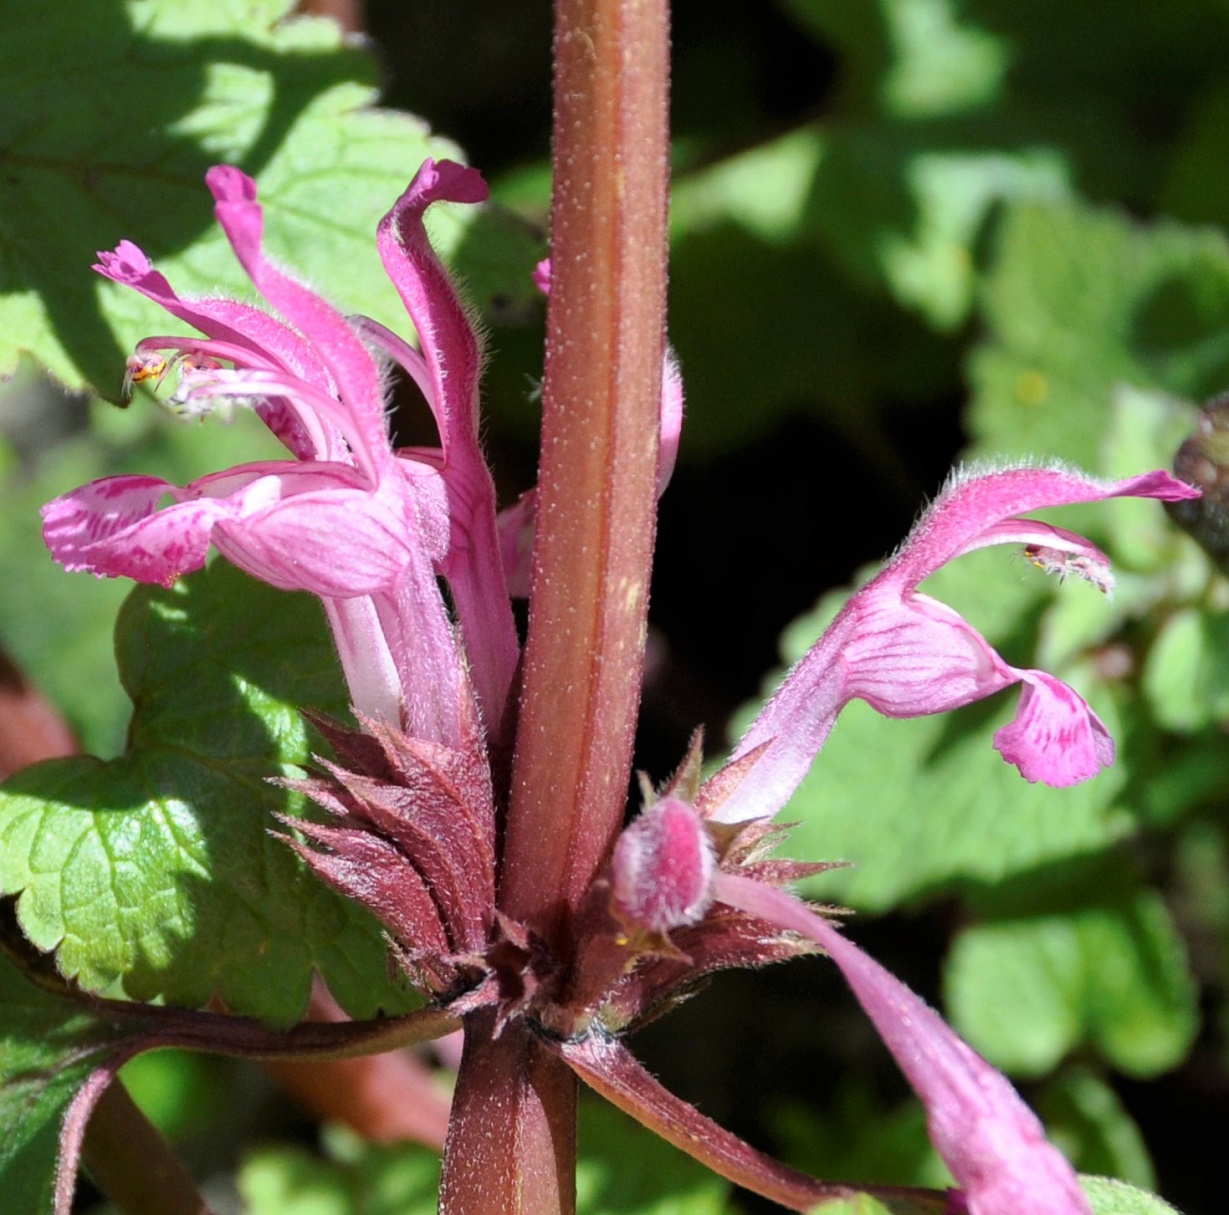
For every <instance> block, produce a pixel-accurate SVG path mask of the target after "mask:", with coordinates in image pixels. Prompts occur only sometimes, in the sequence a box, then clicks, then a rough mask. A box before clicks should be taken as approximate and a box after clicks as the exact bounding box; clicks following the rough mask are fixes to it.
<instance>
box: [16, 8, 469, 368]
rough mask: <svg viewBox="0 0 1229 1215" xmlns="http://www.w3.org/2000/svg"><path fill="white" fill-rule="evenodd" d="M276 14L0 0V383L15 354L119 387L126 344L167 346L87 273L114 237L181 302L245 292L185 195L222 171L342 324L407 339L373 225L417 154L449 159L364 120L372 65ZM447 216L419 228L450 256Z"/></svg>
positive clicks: (371, 112)
mask: <svg viewBox="0 0 1229 1215" xmlns="http://www.w3.org/2000/svg"><path fill="white" fill-rule="evenodd" d="M293 7H294V6H293V5H292V4H291V3H290V0H253V2H252V3H249V4H245V5H220V4H215V3H211V2H210V0H80V2H78V3H75V4H73V5H72V6H71V7H70V6H62V5H53V6H50V7H47V8H45V9H44V8H34V7H31V6H30V5H28V4H24V3H21V2H20V0H3V2H0V28H3V29H4V34H5V36H4V39H3V42H2V43H0V75H2V76H3V78H4V80H5V105H4V108H3V111H2V112H0V158H2V159H3V160H4V162H5V165H6V171H5V173H4V174H3V176H2V177H0V316H2V317H3V325H0V374H5V373H7V372H9V371H11V370H12V367H13V366H14V364H15V361H16V357H17V354H18V352H19V351H22V350H26V351H29V352H31V353H32V354H33V355H34V356H35V357H36V358H37V359H39V360H40V361H41V362H42V363H44V364H45V365H46V366H47V367H48V368H50V370H51V371H52V372H53V374H55V375H56V376H57V377H58V378H59V379H61V380H62V381H63V382H64V383H66V384H68V385H70V386H72V387H74V388H76V387H81V386H83V385H86V384H94V385H97V386H99V387H100V388H102V389H104V390H106V391H116V390H118V387H119V381H120V377H121V376H122V374H123V360H124V356H125V354H126V353H127V351H128V349H130V348H131V346H132V344H133V343H134V342H135V341H136V340H137V339H138V338H140V337H143V336H144V335H145V334H147V333H150V332H155V333H157V332H165V331H166V330H165V320H163V319H160V312H159V310H158V309H157V308H154V307H153V306H151V305H149V304H148V303H147V302H146V301H144V300H142V299H140V298H139V297H138V296H137V295H136V294H135V293H134V292H131V291H128V290H125V289H122V288H118V287H114V286H112V285H111V284H106V285H103V283H102V281H101V280H100V279H98V278H97V277H96V276H95V275H93V274H91V272H90V269H89V267H90V265H91V263H92V262H93V261H94V260H95V258H94V254H95V252H96V251H97V250H99V249H109V248H112V247H113V246H114V245H115V244H116V243H117V242H118V241H119V240H121V239H124V238H127V239H130V240H133V241H135V242H136V243H137V244H139V245H140V246H141V247H142V248H143V249H144V250H145V251H146V252H147V253H148V254H149V255H150V256H151V257H152V258H154V259H155V261H156V262H157V264H158V267H159V269H161V270H162V271H163V272H164V273H165V274H166V275H167V276H168V277H169V278H170V279H171V281H172V282H173V284H174V285H175V287H176V289H177V290H179V291H180V292H191V291H217V290H218V288H219V287H220V288H221V289H222V290H223V291H230V292H237V293H239V294H247V293H248V292H249V290H250V289H249V287H248V284H247V282H246V280H245V278H244V275H243V273H242V271H241V270H240V269H239V267H238V265H237V264H236V263H235V261H234V258H233V257H232V256H231V255H230V253H229V249H228V248H227V246H226V244H225V241H224V240H223V239H222V237H221V234H220V233H219V232H218V230H217V229H216V227H215V226H214V224H213V222H212V218H211V200H210V197H209V194H208V191H207V190H206V189H205V187H204V183H203V180H202V179H203V177H204V173H205V170H206V169H207V168H208V167H209V166H210V165H212V164H216V163H219V162H230V163H233V164H237V165H239V166H240V167H241V168H243V169H244V170H245V171H246V172H248V173H249V174H251V175H252V176H254V177H256V178H257V179H258V181H259V184H260V193H261V198H262V200H263V201H264V203H265V205H266V214H267V234H268V243H269V247H270V250H271V251H272V252H273V254H274V255H275V256H277V257H279V258H280V259H281V260H282V261H283V262H284V263H285V264H288V265H291V266H293V267H294V268H295V270H296V272H298V273H300V274H302V275H303V276H305V277H306V279H307V280H308V281H310V282H312V283H313V284H315V285H317V286H318V287H319V288H320V289H322V290H323V291H325V292H326V293H327V294H328V295H330V297H331V298H333V299H334V300H335V301H336V303H337V304H338V305H339V306H340V307H341V308H342V309H343V310H345V311H348V312H360V311H361V312H365V313H367V314H368V315H371V316H374V317H376V318H377V319H379V320H381V321H384V322H385V323H387V324H390V325H393V326H396V327H398V328H400V329H404V328H405V322H404V312H403V310H402V308H401V306H400V303H399V302H398V301H397V299H396V296H395V293H394V292H393V290H392V288H391V286H390V285H389V283H388V282H387V280H386V278H385V276H384V274H383V271H382V270H381V268H380V265H379V261H378V258H377V257H376V253H375V245H374V239H373V234H374V230H375V224H376V221H377V220H378V219H379V217H380V215H381V214H383V212H384V211H385V210H387V209H388V207H389V206H391V204H392V203H393V201H394V200H395V199H396V198H397V196H398V195H399V194H400V192H401V191H402V190H403V189H404V188H405V186H406V184H407V182H408V181H409V179H410V177H411V176H412V175H413V173H414V171H415V170H416V169H417V168H418V165H419V164H420V163H421V161H422V160H423V159H424V158H425V157H426V156H427V155H435V156H440V155H454V156H455V154H456V153H455V149H454V148H452V147H451V145H449V144H447V143H445V142H444V141H442V140H439V139H437V138H434V137H431V136H429V135H428V133H427V130H426V128H425V126H424V125H423V124H422V123H420V122H419V121H418V120H416V119H413V118H410V117H408V116H405V115H397V114H393V113H391V112H388V111H380V110H376V109H372V108H368V107H371V106H372V105H373V103H374V101H375V99H376V91H375V86H376V82H377V71H376V66H375V63H374V61H373V60H372V59H371V57H370V56H369V55H367V54H366V53H365V52H364V51H363V50H361V49H359V48H358V47H357V46H355V45H353V44H346V43H345V42H343V40H342V37H341V33H340V30H339V28H338V26H337V25H336V24H335V23H334V22H332V21H329V20H323V19H314V20H313V19H304V18H293V19H291V18H288V14H289V12H290V11H291V9H292V8H293ZM65 80H71V81H72V84H73V87H72V88H65V87H64V81H65ZM458 216H459V212H458V211H455V210H450V209H448V208H441V209H440V214H439V215H438V216H437V217H436V220H437V223H436V228H435V231H436V235H437V238H438V239H440V240H441V241H442V242H443V244H444V246H445V247H446V248H449V249H451V248H452V247H454V246H455V244H456V243H457V239H458V236H459V226H460V222H461V221H460V220H459V218H458Z"/></svg>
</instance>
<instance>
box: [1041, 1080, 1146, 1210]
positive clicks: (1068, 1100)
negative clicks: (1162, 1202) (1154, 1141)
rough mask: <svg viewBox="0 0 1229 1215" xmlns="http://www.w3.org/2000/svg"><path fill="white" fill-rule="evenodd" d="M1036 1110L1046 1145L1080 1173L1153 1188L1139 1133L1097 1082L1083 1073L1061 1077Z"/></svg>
mask: <svg viewBox="0 0 1229 1215" xmlns="http://www.w3.org/2000/svg"><path fill="white" fill-rule="evenodd" d="M1036 1106H1037V1112H1038V1113H1039V1114H1040V1115H1041V1117H1042V1119H1043V1120H1044V1121H1045V1124H1046V1129H1047V1131H1048V1132H1049V1137H1050V1140H1051V1141H1052V1142H1053V1143H1054V1144H1055V1145H1056V1146H1057V1147H1058V1148H1059V1149H1060V1150H1061V1151H1062V1153H1063V1155H1065V1156H1066V1157H1067V1159H1068V1160H1070V1161H1071V1162H1072V1164H1074V1165H1075V1167H1076V1168H1077V1169H1078V1170H1079V1171H1080V1172H1083V1173H1098V1174H1106V1175H1108V1176H1111V1177H1118V1178H1121V1179H1122V1180H1124V1181H1129V1182H1131V1183H1132V1184H1133V1185H1138V1186H1143V1187H1144V1189H1149V1190H1150V1189H1154V1188H1155V1187H1156V1174H1155V1172H1154V1170H1153V1168H1152V1161H1151V1160H1150V1159H1149V1157H1148V1148H1147V1146H1146V1145H1145V1143H1144V1138H1143V1135H1141V1134H1140V1130H1139V1127H1138V1126H1136V1124H1135V1122H1134V1120H1133V1119H1132V1117H1131V1115H1130V1114H1128V1113H1127V1111H1126V1109H1125V1108H1124V1106H1123V1104H1122V1102H1121V1101H1120V1100H1119V1099H1118V1095H1117V1094H1116V1093H1115V1092H1114V1090H1113V1089H1112V1088H1111V1087H1110V1086H1109V1085H1108V1084H1107V1083H1106V1082H1105V1081H1104V1080H1103V1079H1101V1077H1100V1076H1096V1075H1094V1074H1093V1073H1092V1072H1090V1071H1089V1070H1088V1069H1087V1068H1083V1067H1077V1068H1072V1069H1070V1070H1069V1071H1065V1072H1062V1073H1061V1074H1060V1075H1058V1076H1057V1077H1055V1079H1054V1080H1052V1081H1051V1082H1050V1083H1049V1084H1047V1085H1046V1087H1045V1088H1044V1089H1043V1090H1042V1092H1041V1094H1040V1096H1039V1097H1038V1098H1036Z"/></svg>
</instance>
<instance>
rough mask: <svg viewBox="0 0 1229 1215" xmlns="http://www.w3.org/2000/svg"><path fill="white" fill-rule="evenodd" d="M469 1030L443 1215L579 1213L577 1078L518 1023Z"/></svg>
mask: <svg viewBox="0 0 1229 1215" xmlns="http://www.w3.org/2000/svg"><path fill="white" fill-rule="evenodd" d="M495 1015H496V1014H495V1013H494V1012H493V1011H488V1012H483V1013H480V1014H476V1015H475V1016H474V1018H473V1021H472V1023H471V1024H470V1025H468V1026H467V1027H466V1033H465V1054H464V1056H463V1057H462V1059H461V1070H460V1074H459V1076H458V1078H457V1089H456V1093H455V1094H454V1096H453V1101H452V1124H451V1126H450V1128H449V1131H448V1144H447V1146H446V1148H445V1150H444V1178H443V1185H442V1187H441V1190H440V1213H441V1215H560V1213H564V1215H567V1213H570V1212H573V1211H574V1210H575V1207H576V1197H575V1190H576V1077H575V1076H573V1075H572V1072H571V1070H570V1069H569V1068H568V1067H566V1066H565V1065H564V1064H563V1063H562V1062H561V1061H560V1060H559V1059H557V1058H556V1057H555V1056H554V1055H552V1054H550V1053H548V1052H547V1051H546V1050H545V1049H544V1048H543V1046H542V1044H541V1042H540V1041H539V1040H538V1038H537V1037H536V1035H535V1034H534V1033H533V1031H532V1030H531V1029H530V1028H529V1026H528V1025H527V1024H526V1023H525V1022H524V1021H523V1020H520V1019H517V1020H515V1021H512V1022H509V1023H508V1024H506V1025H504V1026H503V1029H502V1032H500V1033H499V1035H498V1037H496V1036H495Z"/></svg>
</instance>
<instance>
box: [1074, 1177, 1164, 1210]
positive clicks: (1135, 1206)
mask: <svg viewBox="0 0 1229 1215" xmlns="http://www.w3.org/2000/svg"><path fill="white" fill-rule="evenodd" d="M1080 1185H1081V1186H1082V1187H1083V1190H1084V1193H1085V1194H1086V1195H1087V1196H1088V1201H1089V1202H1091V1203H1092V1210H1093V1215H1178V1208H1177V1207H1172V1206H1170V1205H1169V1203H1167V1202H1166V1201H1165V1200H1164V1199H1163V1198H1158V1197H1157V1196H1156V1195H1155V1194H1149V1193H1148V1192H1147V1191H1145V1190H1140V1189H1136V1187H1135V1186H1133V1185H1128V1184H1127V1183H1126V1182H1125V1181H1115V1180H1114V1178H1112V1177H1081V1178H1080Z"/></svg>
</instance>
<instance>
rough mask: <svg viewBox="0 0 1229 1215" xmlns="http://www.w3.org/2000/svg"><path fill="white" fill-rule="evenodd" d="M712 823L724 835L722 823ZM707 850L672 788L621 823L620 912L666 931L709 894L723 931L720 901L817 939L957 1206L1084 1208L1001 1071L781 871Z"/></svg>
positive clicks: (704, 830)
mask: <svg viewBox="0 0 1229 1215" xmlns="http://www.w3.org/2000/svg"><path fill="white" fill-rule="evenodd" d="M721 830H722V833H723V834H724V835H725V836H726V837H727V839H728V838H729V835H730V830H731V829H730V828H728V827H726V828H722V829H721ZM735 838H736V837H735ZM714 854H715V847H714V838H713V835H712V834H711V833H710V831H709V829H708V827H707V826H706V824H705V821H704V819H703V818H702V817H701V815H700V814H699V813H698V812H697V810H696V809H695V808H694V807H693V806H691V805H689V804H688V803H687V802H686V801H684V800H683V799H681V798H679V797H676V796H672V795H668V796H665V797H663V798H661V799H660V800H659V801H657V802H655V803H654V804H653V805H651V806H649V807H648V808H647V809H646V810H645V811H644V813H643V814H641V815H640V817H639V818H637V819H636V820H635V821H634V822H632V823H631V825H630V826H628V827H627V828H626V830H624V832H623V834H622V835H621V836H620V838H619V841H618V843H617V844H616V846H615V850H614V855H613V857H612V859H611V867H610V884H611V890H612V894H613V897H614V904H615V906H616V907H617V908H618V910H619V913H620V916H621V918H629V919H630V920H631V921H632V922H634V923H638V924H640V925H642V926H644V927H645V928H650V929H652V930H653V931H655V932H657V933H660V934H665V933H669V932H670V931H671V930H678V929H683V930H687V929H689V928H690V926H691V925H693V924H695V923H696V921H697V920H698V919H699V918H700V916H702V915H703V914H704V913H705V912H706V911H707V910H708V909H709V908H710V907H712V906H713V905H714V904H716V905H717V909H718V912H719V913H718V915H717V916H716V917H715V918H714V920H713V921H712V922H711V923H710V924H709V926H708V927H709V930H710V932H711V933H713V934H716V935H720V934H721V933H722V932H723V931H724V932H727V933H728V932H730V929H729V927H728V921H726V920H725V919H724V918H723V916H722V914H720V907H721V906H722V905H724V907H725V908H734V909H735V910H736V911H738V912H742V913H744V914H745V915H747V916H751V917H753V921H752V922H753V923H758V924H760V925H773V926H775V927H776V928H784V929H786V930H788V931H789V932H792V933H797V934H798V935H799V936H802V937H804V938H807V939H808V940H811V941H814V942H815V943H816V944H818V945H820V946H822V948H823V949H824V951H825V952H826V953H827V954H828V956H829V957H830V958H831V959H832V961H833V962H834V963H836V965H837V967H838V968H839V969H840V971H841V973H842V974H843V975H844V976H845V979H846V981H847V982H848V983H849V986H850V987H851V988H852V990H853V993H854V995H855V996H856V997H857V999H858V1002H859V1003H860V1004H861V1005H862V1007H863V1009H864V1010H865V1012H866V1013H867V1015H868V1016H869V1017H870V1019H871V1021H872V1022H873V1023H874V1025H875V1028H876V1029H877V1030H878V1031H879V1034H880V1036H881V1037H882V1039H883V1041H884V1043H885V1045H886V1046H887V1047H888V1049H889V1050H890V1051H891V1052H892V1055H893V1056H894V1057H895V1059H896V1061H897V1063H898V1064H899V1066H900V1068H901V1070H902V1071H903V1072H904V1073H905V1076H906V1077H907V1079H908V1080H909V1083H910V1084H911V1085H912V1086H913V1088H914V1090H915V1091H916V1092H917V1094H918V1096H919V1097H920V1098H921V1100H922V1102H923V1104H924V1105H925V1107H926V1116H927V1125H928V1128H929V1131H930V1138H931V1141H932V1142H933V1143H934V1146H935V1149H936V1150H937V1151H938V1153H939V1155H940V1156H941V1157H942V1158H943V1160H944V1161H945V1163H946V1164H947V1166H948V1168H949V1169H951V1172H952V1176H953V1177H954V1178H955V1179H956V1182H957V1184H958V1185H959V1186H960V1190H961V1193H960V1195H959V1196H958V1197H957V1196H953V1197H954V1198H955V1199H956V1201H958V1202H963V1203H964V1204H965V1205H964V1206H962V1207H961V1208H960V1209H962V1210H967V1211H968V1212H970V1213H971V1215H1024V1213H1025V1212H1027V1215H1090V1210H1091V1208H1090V1207H1089V1204H1088V1200H1087V1199H1086V1198H1085V1197H1084V1195H1083V1193H1082V1191H1081V1190H1080V1187H1079V1183H1078V1182H1077V1180H1076V1177H1075V1173H1074V1171H1073V1170H1072V1168H1071V1166H1070V1164H1068V1163H1067V1161H1066V1160H1065V1159H1064V1158H1063V1156H1062V1155H1061V1153H1060V1152H1058V1150H1057V1149H1056V1148H1054V1147H1053V1146H1052V1145H1051V1144H1050V1143H1049V1142H1047V1140H1046V1137H1045V1132H1044V1130H1043V1129H1042V1126H1041V1123H1040V1122H1039V1121H1038V1120H1037V1118H1036V1116H1035V1115H1034V1114H1033V1112H1032V1111H1031V1110H1030V1109H1029V1108H1028V1107H1027V1106H1026V1105H1025V1104H1024V1102H1023V1101H1022V1100H1021V1099H1020V1097H1019V1095H1018V1094H1017V1093H1016V1091H1015V1089H1014V1088H1012V1086H1011V1084H1010V1083H1009V1082H1008V1080H1007V1079H1006V1077H1004V1076H1003V1075H1002V1074H1001V1073H999V1072H998V1071H996V1070H995V1069H994V1068H993V1067H991V1066H990V1064H989V1063H987V1062H986V1061H985V1060H984V1059H983V1058H982V1057H981V1056H980V1055H978V1054H977V1053H976V1052H975V1051H974V1050H972V1049H971V1048H970V1047H969V1046H967V1045H966V1044H965V1043H964V1042H963V1041H961V1039H960V1038H959V1037H958V1036H957V1035H956V1034H955V1033H954V1032H953V1031H952V1030H951V1029H950V1028H949V1027H948V1026H947V1025H946V1024H945V1023H944V1021H943V1019H942V1018H941V1017H940V1016H939V1015H938V1014H937V1013H936V1012H935V1011H934V1010H933V1009H932V1008H930V1007H929V1006H928V1005H927V1004H926V1003H925V1002H924V1001H923V1000H920V999H919V998H918V997H917V996H916V995H914V994H913V992H911V991H910V990H909V989H908V988H907V987H905V985H904V984H903V983H901V982H900V981H899V980H897V979H895V978H894V977H893V976H892V975H891V974H889V973H888V972H887V971H886V970H884V969H883V967H882V966H880V965H879V964H878V963H877V962H875V961H874V960H873V959H872V958H870V957H868V956H867V955H866V954H864V953H863V952H862V951H861V950H860V949H859V948H858V947H857V946H856V945H854V944H853V943H852V942H851V941H849V940H848V939H847V938H846V937H845V936H844V935H843V934H842V933H841V932H840V931H839V929H838V928H837V927H836V926H835V925H833V924H831V923H830V922H828V921H827V920H825V919H824V918H823V917H822V916H819V915H816V914H815V912H814V911H812V910H811V909H810V908H809V907H807V906H806V904H804V903H802V902H800V901H799V900H798V899H796V898H795V897H794V896H792V895H791V894H789V893H787V892H786V891H785V890H783V889H781V887H780V884H779V883H780V880H781V878H782V877H786V878H788V872H787V871H781V870H776V871H775V872H774V870H773V868H772V867H771V866H770V867H769V868H768V869H763V868H760V867H757V866H755V865H754V864H753V865H752V866H751V867H750V868H748V867H746V865H745V862H739V861H738V860H737V859H733V860H732V859H731V856H730V855H729V854H728V853H727V855H726V856H725V857H723V858H722V861H721V864H720V867H718V865H717V864H716V863H714ZM781 864H782V862H777V865H781ZM757 868H758V869H759V871H758V872H757ZM727 914H728V913H727ZM703 928H704V925H703V924H701V925H700V930H703ZM694 931H695V930H693V932H694ZM686 939H687V940H689V941H690V940H692V938H690V937H688V938H686Z"/></svg>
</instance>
